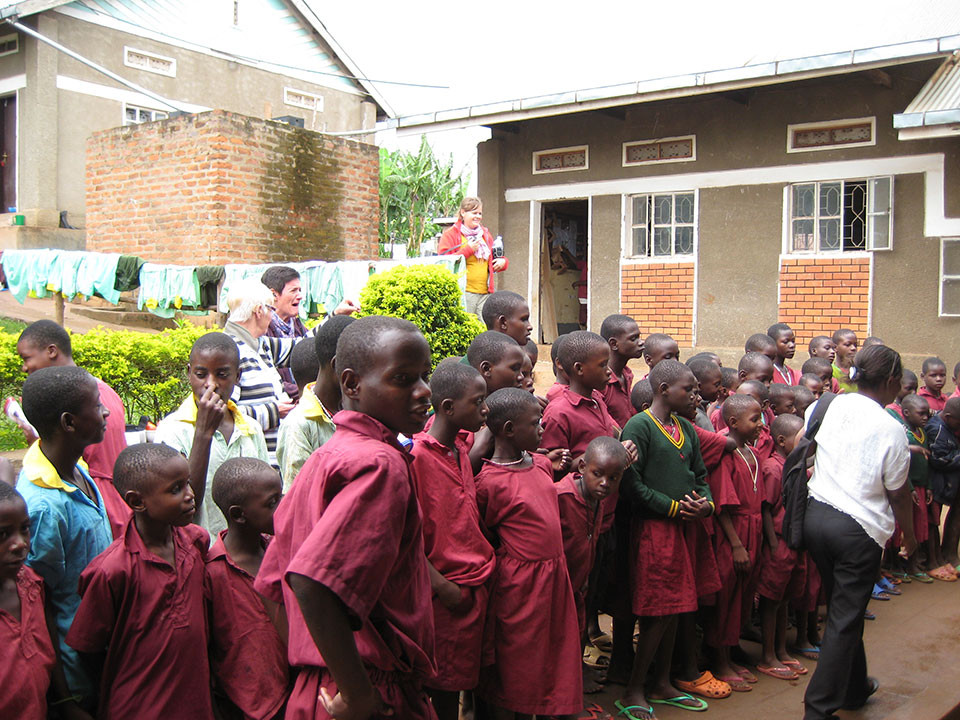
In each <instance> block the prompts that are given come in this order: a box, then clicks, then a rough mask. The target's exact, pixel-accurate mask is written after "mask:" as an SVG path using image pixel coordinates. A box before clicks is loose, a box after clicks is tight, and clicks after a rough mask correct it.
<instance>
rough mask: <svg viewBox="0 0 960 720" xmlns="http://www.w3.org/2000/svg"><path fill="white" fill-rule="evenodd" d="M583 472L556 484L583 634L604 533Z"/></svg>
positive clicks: (568, 569)
mask: <svg viewBox="0 0 960 720" xmlns="http://www.w3.org/2000/svg"><path fill="white" fill-rule="evenodd" d="M580 479H581V475H580V473H570V474H569V475H567V476H566V477H565V478H563V480H561V481H560V482H558V483H557V484H556V485H555V487H556V490H557V502H558V503H559V504H560V530H561V531H562V533H563V554H564V557H566V559H567V572H568V573H569V574H570V585H571V586H572V588H573V599H574V601H575V602H576V604H577V621H578V623H579V625H580V634H581V636H582V635H583V633H584V631H585V630H586V626H587V611H586V597H587V581H588V580H589V579H590V571H591V570H592V569H593V560H594V557H595V556H596V552H597V538H598V537H599V535H600V524H599V523H600V519H601V516H600V505H599V504H597V505H595V506H594V507H590V506H589V505H587V501H586V500H585V499H584V498H583V491H582V490H581V489H580V485H579V484H578V480H580Z"/></svg>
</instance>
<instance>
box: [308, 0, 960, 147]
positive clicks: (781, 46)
mask: <svg viewBox="0 0 960 720" xmlns="http://www.w3.org/2000/svg"><path fill="white" fill-rule="evenodd" d="M309 2H310V4H311V5H312V7H313V8H314V9H315V10H316V12H317V15H318V16H319V17H320V18H321V19H322V20H323V22H324V24H325V25H326V26H327V28H328V29H329V30H330V32H331V33H332V34H333V36H334V37H335V38H336V39H337V41H338V42H339V43H340V44H341V46H343V48H344V49H345V50H346V51H347V53H348V54H349V55H350V56H351V57H352V58H353V60H354V61H355V62H356V63H357V64H358V65H359V67H360V68H361V70H362V71H363V72H364V73H365V74H366V75H367V77H369V78H371V79H374V80H397V81H403V82H408V83H421V84H425V85H443V86H447V88H448V89H443V90H439V89H418V88H412V87H402V86H393V85H386V84H379V85H378V88H379V89H380V91H381V92H382V93H383V95H384V96H385V97H386V99H387V101H388V102H389V103H390V104H391V106H392V107H393V109H394V111H396V113H397V114H399V115H411V114H416V113H419V112H425V111H430V110H442V109H448V108H455V107H462V106H465V105H476V104H480V103H484V102H493V101H497V100H507V99H514V98H519V97H528V96H531V95H539V94H545V93H552V92H559V91H566V90H574V89H578V88H587V87H597V86H601V85H612V84H616V83H621V82H628V81H635V80H642V79H647V78H656V77H664V76H669V75H678V74H683V73H688V72H697V71H703V70H714V69H721V68H729V67H738V66H742V65H748V64H754V63H760V62H766V61H769V60H780V59H786V58H795V57H804V56H808V55H819V54H823V53H828V52H836V51H842V50H850V49H853V48H863V47H873V46H877V45H886V44H891V43H898V42H905V41H908V40H917V39H925V38H932V37H939V36H943V35H951V34H957V33H960V2H958V0H913V1H912V2H904V0H870V1H869V2H868V1H864V0H792V1H791V2H787V1H785V0H774V1H773V2H771V1H770V0H762V1H760V0H726V1H722V0H720V1H718V0H712V1H711V2H706V1H703V0H686V1H685V0H679V1H677V0H674V1H673V2H655V3H654V2H649V1H647V0H641V1H640V2H637V1H636V0H634V1H633V2H618V1H615V0H590V1H589V2H583V1H582V0H581V1H580V2H576V3H571V2H556V0H554V1H552V2H542V1H541V0H485V2H483V3H463V2H450V1H449V0H443V1H441V0H408V2H382V1H381V0H375V1H374V2H372V3H366V4H364V5H362V6H360V7H359V8H358V5H357V4H355V3H342V2H341V3H332V2H331V3H321V2H320V0H309ZM479 134H480V135H482V134H483V131H480V133H479ZM465 135H466V136H467V137H466V138H465V137H464V136H465ZM477 135H478V133H477V131H474V132H473V133H460V132H456V133H451V132H447V133H436V134H433V135H432V136H430V141H431V143H432V144H433V145H434V147H435V148H437V149H438V150H440V151H441V152H444V153H446V152H450V151H451V150H453V151H455V154H456V156H457V161H458V164H459V163H469V162H470V157H469V155H470V152H471V150H470V149H471V148H472V147H473V146H474V145H475V143H476V136H477ZM379 139H380V142H381V144H383V145H385V146H387V147H396V146H398V145H399V143H398V141H397V139H395V138H392V137H390V135H388V134H381V137H380V138H379ZM418 143H419V141H418V139H417V138H413V139H408V140H406V141H403V146H404V147H409V146H411V145H412V146H416V145H417V144H418Z"/></svg>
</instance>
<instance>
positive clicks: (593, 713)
mask: <svg viewBox="0 0 960 720" xmlns="http://www.w3.org/2000/svg"><path fill="white" fill-rule="evenodd" d="M577 720H613V716H612V715H611V714H610V713H608V712H607V711H606V710H604V709H603V708H602V707H600V706H599V705H597V704H596V703H593V704H592V705H587V706H586V707H585V708H584V709H583V710H582V711H581V712H580V714H579V715H577Z"/></svg>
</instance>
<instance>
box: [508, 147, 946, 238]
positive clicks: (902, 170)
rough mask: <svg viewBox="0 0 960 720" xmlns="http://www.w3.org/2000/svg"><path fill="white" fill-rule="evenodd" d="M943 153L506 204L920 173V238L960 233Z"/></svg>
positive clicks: (618, 187) (625, 184)
mask: <svg viewBox="0 0 960 720" xmlns="http://www.w3.org/2000/svg"><path fill="white" fill-rule="evenodd" d="M944 162H945V160H944V155H943V153H930V154H924V155H904V156H895V157H883V158H867V159H861V160H838V161H834V162H824V163H799V164H795V165H772V166H769V167H750V168H739V169H735V170H717V171H713V172H694V173H678V174H674V175H659V176H653V177H636V178H622V179H616V180H596V181H592V182H580V183H565V184H557V185H539V186H530V187H521V188H511V189H508V190H506V191H505V192H504V199H505V200H506V201H507V202H529V201H531V200H538V201H541V202H544V201H553V200H567V199H573V198H584V197H590V196H592V195H620V194H626V195H638V194H642V193H651V192H683V191H690V190H692V189H703V188H719V187H736V186H740V185H779V184H781V183H783V184H792V183H797V182H816V181H824V180H854V179H859V178H864V177H873V176H877V175H909V174H912V173H923V174H924V187H925V192H924V235H925V237H940V236H941V235H960V218H948V217H946V215H945V213H944V196H945V192H946V191H945V187H944V182H945V173H944Z"/></svg>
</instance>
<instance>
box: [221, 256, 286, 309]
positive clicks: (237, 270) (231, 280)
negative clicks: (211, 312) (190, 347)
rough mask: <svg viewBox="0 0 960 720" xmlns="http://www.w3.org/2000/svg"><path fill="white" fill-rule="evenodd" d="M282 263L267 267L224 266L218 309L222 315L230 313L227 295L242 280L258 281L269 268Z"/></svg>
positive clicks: (271, 264) (267, 265)
mask: <svg viewBox="0 0 960 720" xmlns="http://www.w3.org/2000/svg"><path fill="white" fill-rule="evenodd" d="M279 264H280V263H269V264H266V265H224V266H223V287H221V288H220V302H219V303H218V305H217V309H218V310H219V311H220V312H222V313H228V312H230V308H229V306H228V305H227V294H228V293H229V292H230V288H231V287H233V286H234V285H236V284H237V283H238V282H240V281H241V280H245V279H247V278H250V277H255V278H257V279H258V280H259V279H260V277H261V276H262V275H263V273H264V271H265V270H266V269H267V268H268V267H272V266H273V265H279Z"/></svg>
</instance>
